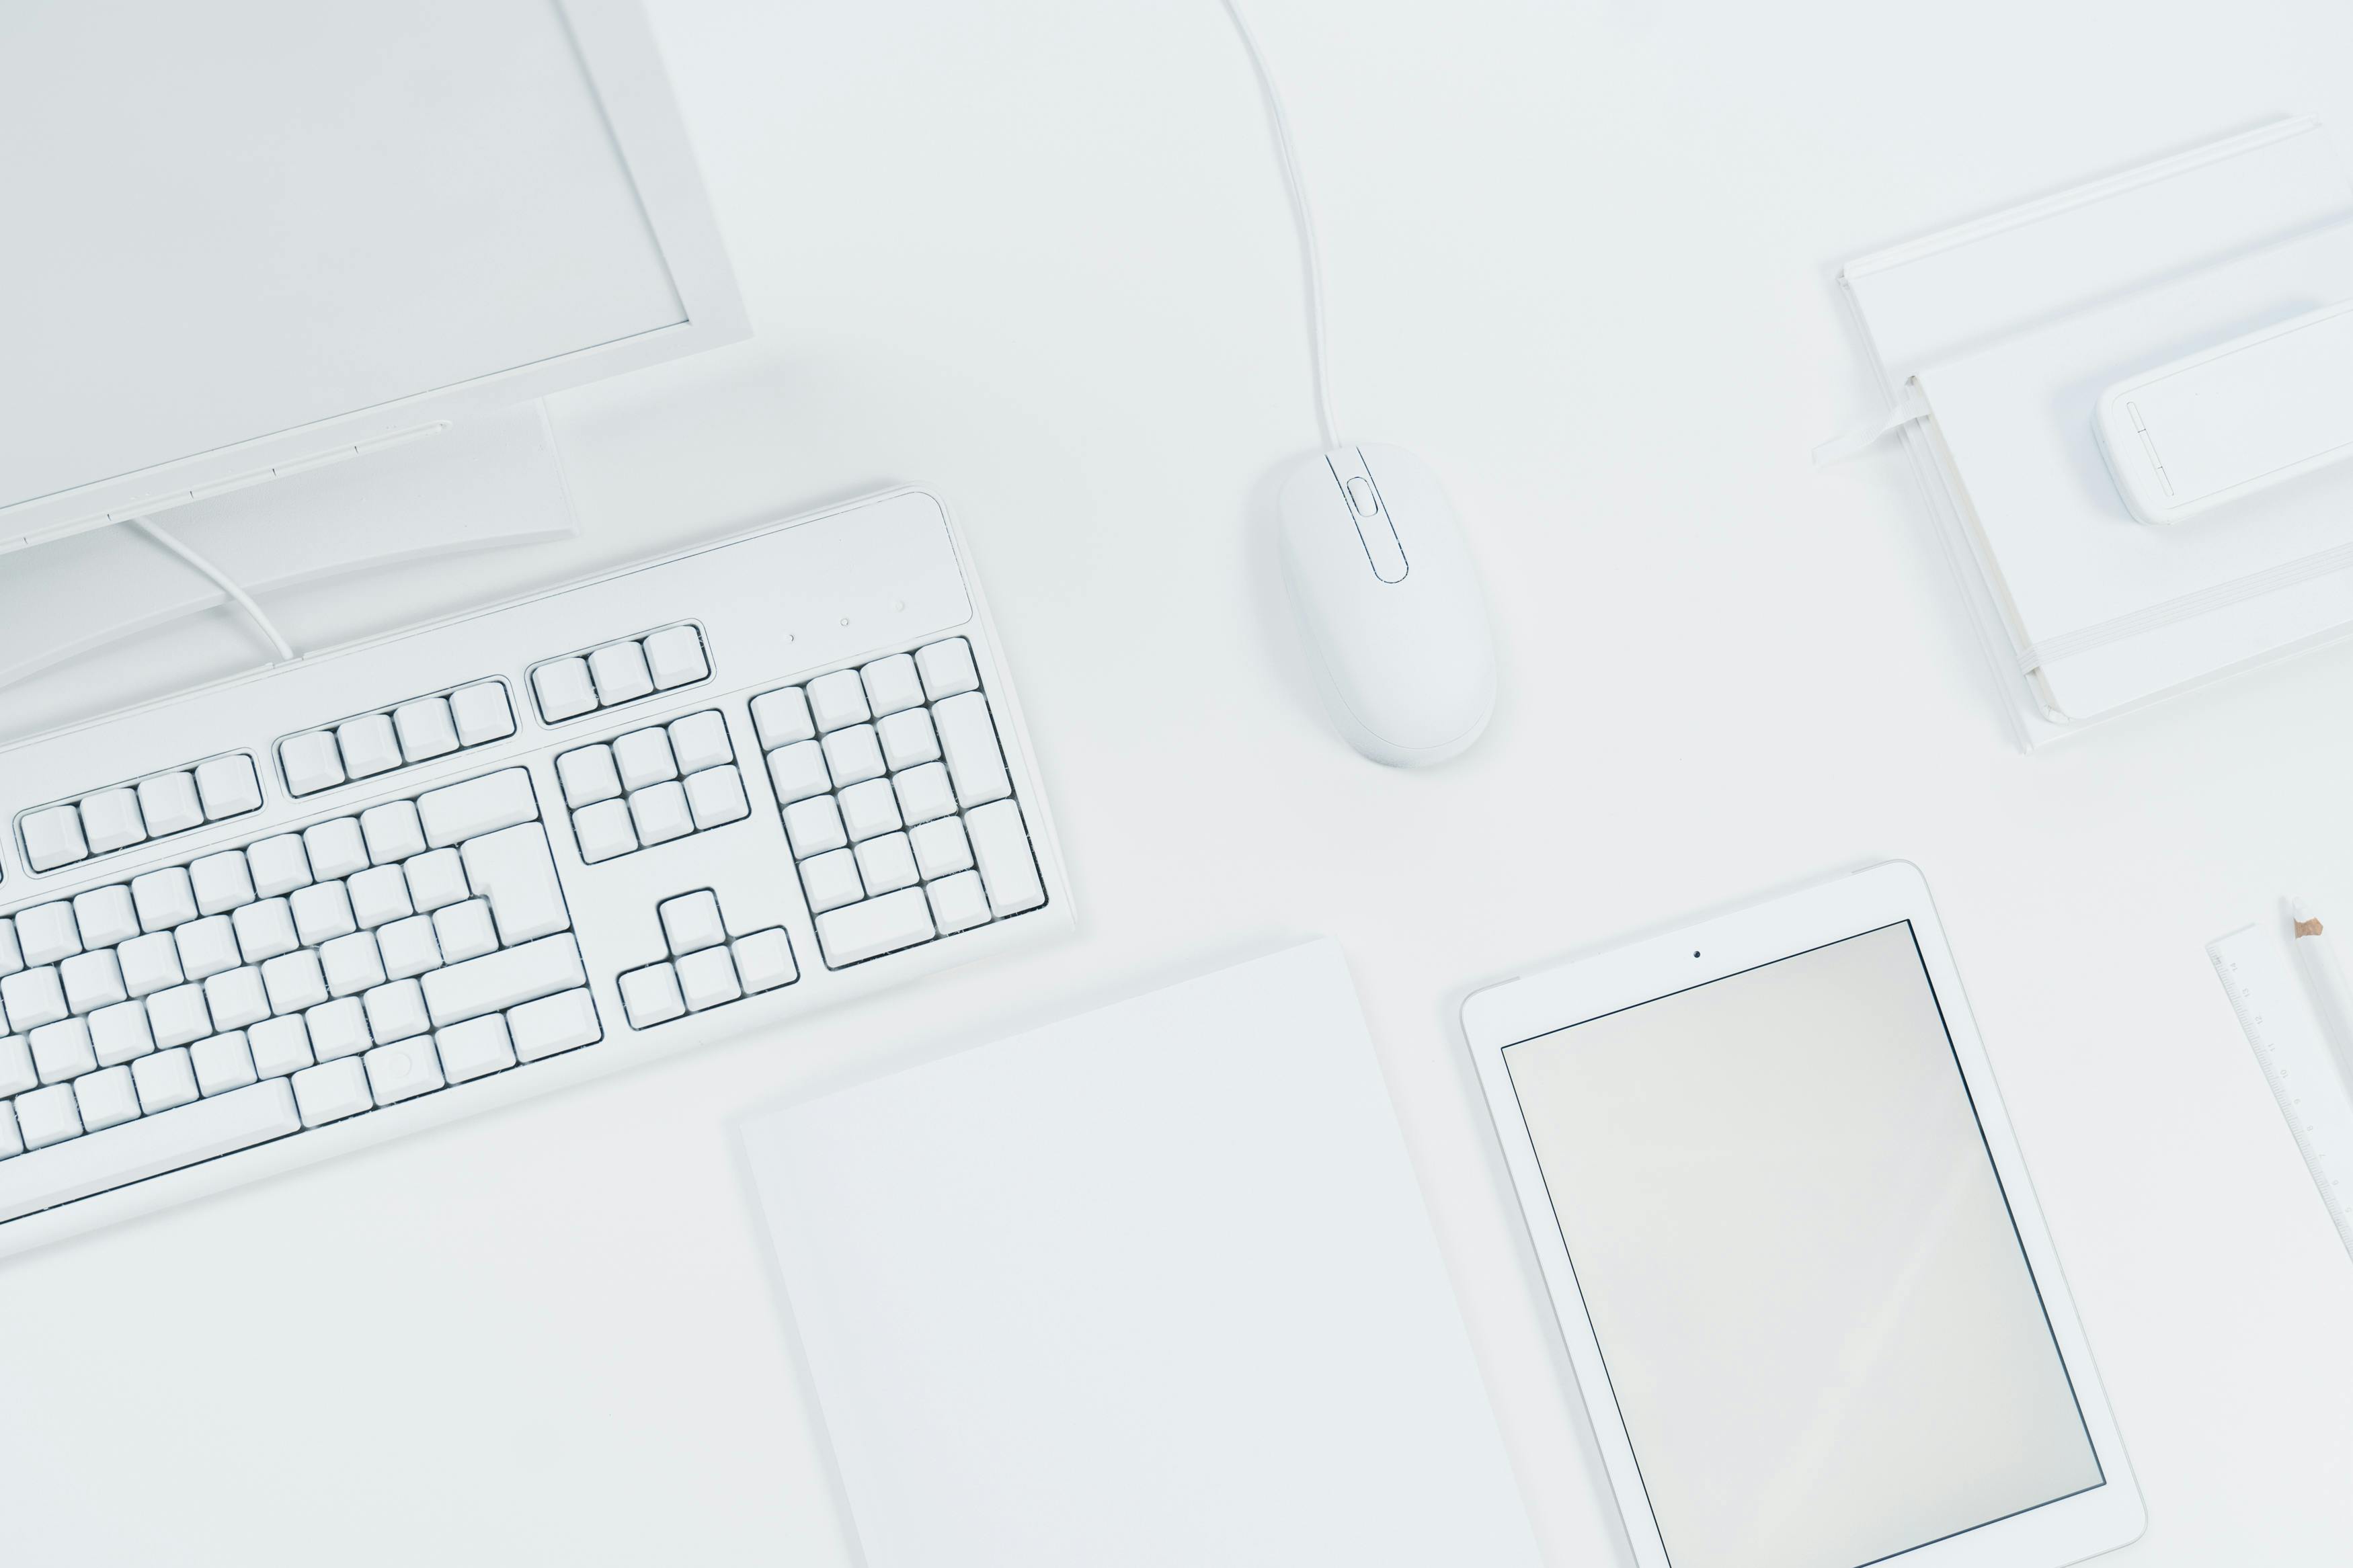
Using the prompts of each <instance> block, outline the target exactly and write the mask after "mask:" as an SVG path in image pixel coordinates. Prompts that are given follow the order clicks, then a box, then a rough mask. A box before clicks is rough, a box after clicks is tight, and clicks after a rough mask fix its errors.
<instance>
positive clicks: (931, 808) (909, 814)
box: [891, 763, 955, 823]
mask: <svg viewBox="0 0 2353 1568" xmlns="http://www.w3.org/2000/svg"><path fill="white" fill-rule="evenodd" d="M891 787H892V790H893V791H895V792H896V793H897V795H898V796H899V815H900V816H902V817H904V818H905V819H906V820H907V821H909V822H911V823H915V822H929V821H931V820H932V819H933V818H934V817H940V816H953V815H954V814H955V785H953V784H950V783H948V770H947V768H946V766H945V764H944V763H923V765H922V766H921V767H914V768H909V769H908V770H907V771H906V772H905V773H900V774H898V775H896V776H895V777H893V778H892V780H891Z"/></svg>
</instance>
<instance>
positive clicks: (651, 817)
mask: <svg viewBox="0 0 2353 1568" xmlns="http://www.w3.org/2000/svg"><path fill="white" fill-rule="evenodd" d="M629 821H630V823H631V824H632V825H633V826H635V827H636V828H637V830H638V843H640V844H643V845H647V846H649V847H650V846H652V845H656V844H667V843H669V842H670V840H671V839H673V838H683V837H686V836H687V835H688V834H690V833H691V832H693V831H694V813H693V812H692V811H691V810H690V809H688V806H687V804H686V786H684V785H683V784H680V783H679V782H678V781H677V780H676V779H671V780H670V781H669V782H668V783H666V784H656V785H654V786H653V787H652V788H651V789H641V790H639V791H638V793H637V794H635V795H631V796H630V797H629Z"/></svg>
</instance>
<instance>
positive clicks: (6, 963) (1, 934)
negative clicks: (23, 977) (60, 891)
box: [0, 910, 195, 975]
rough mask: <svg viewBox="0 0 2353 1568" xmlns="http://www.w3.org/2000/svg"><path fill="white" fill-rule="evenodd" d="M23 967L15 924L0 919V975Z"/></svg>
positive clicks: (22, 955)
mask: <svg viewBox="0 0 2353 1568" xmlns="http://www.w3.org/2000/svg"><path fill="white" fill-rule="evenodd" d="M188 912H189V913H191V914H194V913H195V910H189V911H188ZM24 967H25V950H24V947H23V945H22V944H21V943H19V942H17V940H16V921H12V920H6V919H0V975H7V974H14V973H16V971H18V970H20V969H22V968H24Z"/></svg>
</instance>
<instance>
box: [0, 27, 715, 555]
mask: <svg viewBox="0 0 2353 1568" xmlns="http://www.w3.org/2000/svg"><path fill="white" fill-rule="evenodd" d="M0 214H5V227H6V238H5V242H0V300H6V301H7V302H8V303H7V305H6V307H5V310H0V431H5V432H6V435H5V438H0V552H7V551H9V550H12V549H14V548H16V547H18V546H22V545H26V544H30V543H37V542H42V541H45V540H51V539H56V538H58V537H60V536H62V535H65V534H69V533H72V532H75V531H79V530H84V529H89V528H92V527H97V526H100V525H102V524H105V523H107V522H109V521H121V520H123V519H125V518H129V517H134V516H145V515H150V514H153V513H156V512H159V511H162V510H164V509H167V508H169V507H172V506H174V505H179V504H183V503H185V502H187V501H189V500H192V499H195V500H203V499H206V498H209V497H211V496H213V495H216V494H219V493H223V492H226V491H227V490H231V489H237V488H238V487H240V486H245V485H250V484H254V483H257V482H260V481H263V480H267V479H270V478H272V477H274V476H278V475H284V474H287V473H290V472H292V471H295V470H301V469H307V468H314V467H317V466H319V465H321V464H323V463H327V462H332V461H334V460H336V459H337V458H347V457H352V456H353V455H355V454H362V453H365V452H367V451H369V450H371V449H372V448H375V447H382V446H385V445H389V444H392V443H395V442H399V441H403V440H406V439H409V438H412V437H416V436H418V435H422V434H427V433H431V432H435V431H438V430H441V429H444V428H446V427H448V426H449V425H450V424H451V423H452V422H455V421H459V420H464V419H467V418H469V417H470V416H478V415H481V414H485V413H488V412H490V411H491V410H494V409H498V408H500V407H502V406H503V405H510V404H512V403H515V402H517V401H520V400H525V399H530V398H534V397H538V396H541V395H544V394H546V393H550V392H554V391H556V390H559V389H561V388H565V387H569V386H575V385H578V384H582V383H585V382H589V381H594V380H597V379H600V378H602V377H605V376H608V375H611V374H616V373H617V372H620V371H625V370H631V369H635V368H638V367H639V366H643V365H648V364H651V363H656V362H659V361H662V360H668V359H673V358H676V357H678V356H680V355H682V354H688V353H695V352H698V351H700V350H702V349H704V348H707V347H711V346H712V345H714V344H718V343H722V342H729V341H731V340H733V339H737V338H741V337H743V336H744V335H745V334H746V332H747V331H748V328H747V326H746V323H745V320H744V309H743V304H742V301H741V300H740V298H739V296H738V295H737V292H736V289H735V284H734V279H733V275H732V273H731V272H730V270H729V268H728V264H727V258H726V255H725V252H724V250H723V248H722V246H721V243H720V239H719V235H718V229H717V226H716V225H715V224H714V222H713V221H712V216H711V213H710V210H709V205H708V203H707V201H706V199H705V197H704V195H703V191H702V182H701V179H700V176H699V175H698V174H697V172H696V169H695V166H694V162H693V158H692V156H691V152H690V150H689V148H688V144H687V141H686V136H685V132H684V129H683V127H682V126H681V123H680V121H679V118H678V113H677V110H676V108H675V105H674V104H673V102H672V100H671V99H670V91H669V89H668V86H667V84H666V82H665V80H664V79H663V75H662V70H661V67H660V63H659V58H658V57H657V55H656V53H655V48H654V43H653V39H652V37H651V34H650V32H649V28H648V26H647V25H646V21H645V18H644V16H642V15H641V14H640V12H639V10H638V6H637V5H636V3H635V0H372V3H368V4H359V3H355V0H205V3H204V4H202V5H188V4H185V3H184V0H10V3H9V4H7V5H0ZM0 562H5V555H0ZM7 570H8V568H7V567H6V566H5V564H0V573H5V572H6V571H7Z"/></svg>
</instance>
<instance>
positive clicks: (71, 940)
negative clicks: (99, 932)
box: [16, 899, 81, 964]
mask: <svg viewBox="0 0 2353 1568" xmlns="http://www.w3.org/2000/svg"><path fill="white" fill-rule="evenodd" d="M16 940H17V942H19V943H20V944H21V945H22V946H23V948H24V952H25V962H26V963H33V964H40V963H58V961H59V960H61V959H67V958H71V957H72V956H73V955H74V954H75V953H77V952H80V951H81V926H80V925H79V922H77V921H75V920H74V912H73V905H71V904H69V903H68V902H66V901H65V900H62V899H61V900H58V902H56V903H54V904H37V905H35V906H34V907H33V908H31V909H29V910H24V911H23V912H22V913H20V914H18V915H17V917H16Z"/></svg>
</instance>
